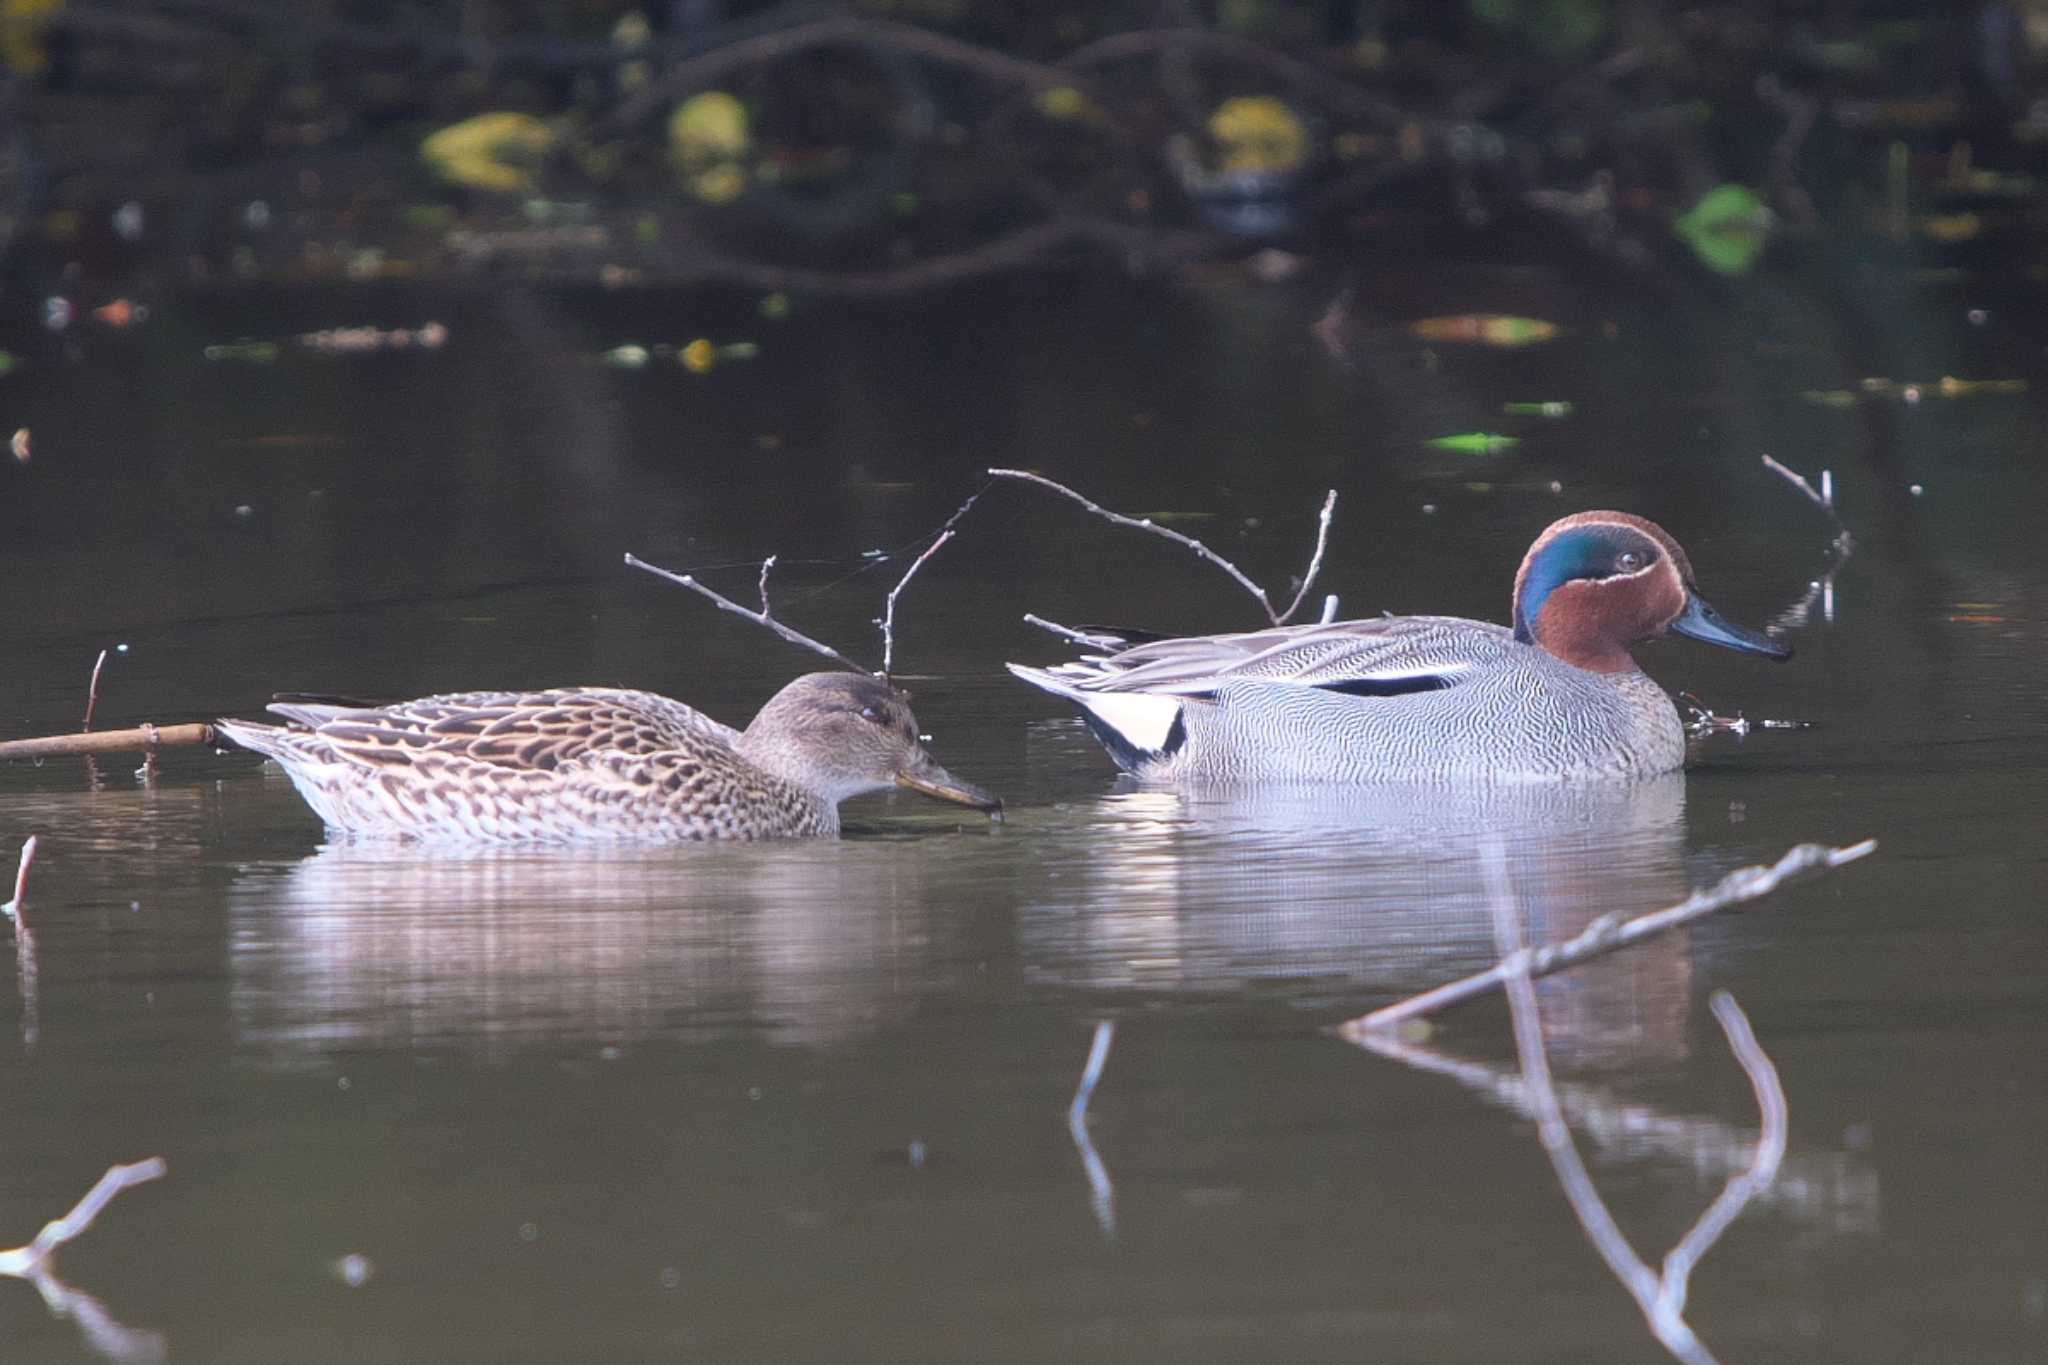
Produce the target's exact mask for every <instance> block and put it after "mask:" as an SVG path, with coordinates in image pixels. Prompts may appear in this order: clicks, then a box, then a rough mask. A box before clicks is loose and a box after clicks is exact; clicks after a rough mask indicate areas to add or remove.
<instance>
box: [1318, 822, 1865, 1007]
mask: <svg viewBox="0 0 2048 1365" xmlns="http://www.w3.org/2000/svg"><path fill="white" fill-rule="evenodd" d="M1876 848H1877V840H1875V839H1865V840H1864V841H1863V842H1862V843H1860V844H1850V845H1848V846H1847V847H1845V848H1830V847H1828V846H1827V845H1825V844H1799V845H1797V846H1795V847H1793V848H1791V849H1789V850H1787V851H1786V853H1785V855H1784V856H1783V857H1782V858H1780V859H1778V861H1777V862H1775V863H1772V864H1771V865H1770V866H1768V867H1766V866H1764V865H1762V864H1755V865H1752V866H1749V867H1738V868H1736V869H1735V870H1734V871H1733V872H1730V873H1729V874H1728V875H1727V876H1725V877H1723V878H1721V880H1720V881H1718V882H1716V883H1714V884H1713V885H1712V886H1710V887H1707V888H1705V889H1703V890H1699V891H1695V892H1693V893H1692V894H1691V895H1690V896H1687V897H1686V898H1685V899H1684V900H1682V901H1680V902H1679V903H1678V904H1676V905H1672V906H1667V907H1666V908H1665V909H1662V910H1653V911H1651V912H1650V913H1648V914H1645V915H1637V916H1636V917H1635V918H1633V919H1623V918H1622V917H1621V916H1620V915H1619V914H1617V913H1610V914H1605V915H1602V916H1600V918H1598V919H1596V920H1594V921H1593V922H1592V923H1591V924H1589V925H1587V926H1586V927H1585V929H1583V930H1582V931H1580V932H1579V933H1578V934H1576V935H1575V936H1573V937H1572V938H1569V939H1566V940H1565V941H1564V942H1562V943H1555V944H1551V945H1549V946H1547V947H1542V948H1537V949H1534V950H1532V951H1531V952H1530V954H1529V962H1528V971H1529V975H1530V976H1532V977H1535V976H1548V975H1550V973H1552V972H1559V971H1563V970H1564V969H1565V968H1567V967H1575V966H1577V965H1578V964H1579V963H1581V962H1585V961H1587V960H1588V959H1590V958H1595V957H1600V956H1602V955H1603V954H1606V953H1611V952H1613V951H1615V950H1616V949H1618V948H1626V947H1628V946H1629V945H1631V944H1634V943H1640V942H1642V941H1643V940H1644V939H1646V938H1653V937H1655V936H1656V935H1658V934H1661V933H1664V932H1666V931H1667V930H1671V929H1676V928H1677V927H1678V926H1679V925H1681V924H1686V923H1689V922H1690V921H1692V920H1696V919H1699V918H1700V917H1702V916H1704V915H1711V914H1713V913H1714V912H1716V911H1718V910H1726V909H1728V908H1729V907H1730V906H1735V905H1741V904H1743V903H1745V902H1747V901H1753V900H1755V899H1756V898H1757V897H1759V896H1763V895H1767V894H1769V893H1770V892H1772V891H1775V890H1776V889H1777V888H1778V887H1779V886H1782V885H1783V884H1784V883H1786V882H1788V881H1791V880H1793V879H1795V878H1798V877H1801V876H1804V875H1806V874H1807V873H1811V872H1825V871H1828V870H1829V869H1831V868H1837V867H1840V866H1841V865H1842V864H1843V863H1849V862H1854V861H1855V860H1856V859H1858V858H1861V857H1863V856H1864V855H1865V854H1867V853H1870V852H1872V851H1873V850H1875V849H1876ZM1507 977H1508V968H1507V966H1506V964H1496V965H1495V966H1492V967H1489V968H1487V969H1486V970H1485V971H1483V972H1475V973H1474V974H1472V975H1471V976H1468V977H1464V978H1463V979H1461V980H1458V981H1452V982H1449V983H1448V984H1446V985H1442V986H1438V987H1436V988H1435V989H1434V990H1428V991H1424V992H1423V993H1422V994H1421V995H1414V996H1410V997H1409V998H1408V999H1406V1000H1400V1001H1396V1002H1395V1003H1394V1004H1391V1005H1388V1006H1386V1007H1385V1008H1383V1009H1377V1010H1374V1011H1373V1012H1372V1013H1371V1014H1367V1015H1362V1016H1360V1017H1359V1018H1356V1019H1348V1020H1346V1021H1345V1022H1344V1023H1342V1024H1339V1025H1338V1026H1337V1031H1338V1032H1339V1033H1341V1034H1342V1035H1343V1036H1345V1037H1346V1038H1350V1039H1352V1040H1353V1041H1356V1040H1358V1039H1359V1038H1360V1037H1362V1036H1363V1035H1364V1034H1366V1033H1369V1032H1372V1031H1373V1030H1376V1029H1390V1028H1394V1027H1397V1026H1398V1025H1400V1024H1401V1023H1403V1022H1405V1021H1406V1020H1409V1019H1415V1018H1420V1017H1421V1016H1423V1015H1426V1014H1434V1013H1436V1012H1437V1011H1438V1010H1442V1009H1446V1008H1448V1007H1449V1006H1452V1005H1458V1004H1463V1003H1464V1002H1465V1001H1467V1000H1470V999H1473V998H1474V997H1476V996H1481V995H1485V994H1486V993H1487V992H1489V991H1494V990H1499V989H1500V988H1501V987H1502V986H1503V985H1504V984H1506V981H1507Z"/></svg>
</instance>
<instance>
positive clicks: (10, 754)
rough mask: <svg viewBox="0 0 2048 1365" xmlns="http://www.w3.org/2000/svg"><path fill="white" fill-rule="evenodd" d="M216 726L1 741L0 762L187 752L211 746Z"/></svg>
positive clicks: (199, 724) (156, 727)
mask: <svg viewBox="0 0 2048 1365" xmlns="http://www.w3.org/2000/svg"><path fill="white" fill-rule="evenodd" d="M214 739H215V735H214V731H213V727H212V726H211V725H208V724H206V723H205V722H203V721H194V722H192V723H189V724H185V725H138V726H136V727H135V728H134V729H132V730H94V731H90V732H88V733H83V734H76V735H44V736H40V737H38V738H35V739H9V740H0V762H4V761H6V760H8V759H18V758H61V757H64V756H66V755H70V754H119V753H133V752H135V751H136V750H141V751H142V752H144V753H148V752H150V751H152V750H156V749H184V748H192V747H195V746H198V745H203V744H211V743H213V742H214Z"/></svg>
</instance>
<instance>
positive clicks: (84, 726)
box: [78, 649, 107, 731]
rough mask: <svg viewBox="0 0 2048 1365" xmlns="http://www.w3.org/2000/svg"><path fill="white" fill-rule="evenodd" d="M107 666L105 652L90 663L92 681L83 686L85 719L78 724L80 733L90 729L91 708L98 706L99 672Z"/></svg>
mask: <svg viewBox="0 0 2048 1365" xmlns="http://www.w3.org/2000/svg"><path fill="white" fill-rule="evenodd" d="M106 666H107V651H105V650H104V649H103V650H101V651H100V657H99V658H97V659H95V660H93V663H92V681H91V682H89V683H87V684H86V685H85V719H84V720H82V721H80V722H79V723H78V728H79V729H80V730H81V731H84V730H90V729H92V712H93V708H94V707H96V706H98V705H99V704H100V670H101V669H103V668H105V667H106Z"/></svg>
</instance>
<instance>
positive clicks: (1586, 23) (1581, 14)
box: [1466, 0, 1607, 57]
mask: <svg viewBox="0 0 2048 1365" xmlns="http://www.w3.org/2000/svg"><path fill="white" fill-rule="evenodd" d="M1466 2H1467V3H1468V4H1469V5H1470V6H1471V9H1472V13H1473V14H1474V15H1475V16H1476V17H1477V18H1478V19H1479V20H1480V21H1481V22H1482V23H1484V24H1486V25H1487V27H1489V28H1491V29H1492V30H1493V31H1494V32H1495V33H1496V34H1497V35H1498V36H1499V37H1501V38H1503V39H1506V40H1508V41H1510V42H1515V43H1521V44H1526V45H1527V46H1529V47H1532V48H1534V49H1535V50H1536V51H1538V52H1543V53H1547V54H1548V55H1550V56H1553V57H1579V56H1583V55H1585V53H1587V52H1588V51H1589V50H1591V48H1592V47H1593V45H1594V44H1595V43H1597V42H1599V41H1600V39H1601V37H1602V36H1604V35H1605V33H1606V32H1607V6H1606V4H1605V3H1603V0H1466Z"/></svg>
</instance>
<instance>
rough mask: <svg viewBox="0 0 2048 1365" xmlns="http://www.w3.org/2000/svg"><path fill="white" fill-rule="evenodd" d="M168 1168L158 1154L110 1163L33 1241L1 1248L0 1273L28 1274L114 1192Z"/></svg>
mask: <svg viewBox="0 0 2048 1365" xmlns="http://www.w3.org/2000/svg"><path fill="white" fill-rule="evenodd" d="M168 1169H170V1168H169V1167H168V1166H166V1165H165V1164H164V1159H163V1158H162V1157H160V1156H153V1157H148V1158H145V1159H144V1160H142V1161H137V1162H134V1163H132V1164H130V1165H126V1166H109V1167H108V1168H107V1173H106V1174H105V1175H103V1176H101V1177H100V1178H99V1180H98V1182H97V1183H95V1184H94V1185H93V1187H92V1188H91V1189H89V1190H87V1191H86V1192H85V1197H84V1198H83V1199H80V1200H79V1201H78V1203H77V1204H75V1205H74V1206H73V1207H72V1209H71V1212H69V1213H67V1214H65V1215H64V1216H63V1217H62V1218H57V1219H53V1220H51V1221H50V1222H49V1223H46V1224H44V1226H43V1230H42V1231H41V1232H39V1233H37V1234H36V1239H35V1240H34V1241H33V1242H30V1243H29V1244H28V1245H27V1246H19V1247H15V1248H14V1249H13V1250H11V1251H0V1275H15V1276H22V1275H28V1274H30V1273H31V1272H33V1271H34V1270H35V1269H36V1268H37V1267H38V1266H40V1265H41V1264H42V1263H43V1262H44V1261H45V1260H47V1259H48V1258H49V1255H50V1253H51V1252H52V1251H55V1250H56V1249H57V1248H58V1247H60V1246H62V1245H64V1243H66V1242H68V1241H70V1240H71V1239H72V1238H74V1237H77V1236H78V1235H79V1234H81V1233H83V1232H84V1231H86V1229H88V1228H90V1227H91V1226H92V1223H93V1219H95V1218H97V1217H99V1216H100V1211H101V1210H102V1209H104V1208H106V1206H107V1205H108V1204H110V1203H112V1202H113V1201H114V1196H115V1195H118V1194H119V1193H121V1191H123V1190H125V1189H127V1188H128V1187H129V1186H131V1185H141V1184H144V1183H146V1182H148V1181H151V1180H155V1179H157V1178H158V1177H159V1176H161V1175H163V1173H164V1172H165V1171H166V1170H168Z"/></svg>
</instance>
